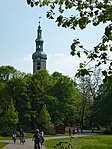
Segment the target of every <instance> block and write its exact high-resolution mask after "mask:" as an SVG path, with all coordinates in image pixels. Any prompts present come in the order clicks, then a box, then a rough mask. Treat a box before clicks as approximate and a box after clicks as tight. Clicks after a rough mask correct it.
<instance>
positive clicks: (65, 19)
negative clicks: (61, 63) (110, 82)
mask: <svg viewBox="0 0 112 149" xmlns="http://www.w3.org/2000/svg"><path fill="white" fill-rule="evenodd" d="M27 3H28V5H30V6H31V7H34V6H39V7H45V6H48V7H49V9H50V10H49V11H48V12H46V14H47V18H49V19H55V21H56V22H57V25H58V26H62V27H65V28H71V29H73V30H75V29H76V27H79V28H80V29H81V30H82V29H85V28H86V27H87V25H89V24H90V23H91V24H92V25H93V26H98V25H99V24H101V23H106V27H105V32H104V35H103V37H102V38H101V42H100V43H99V44H98V45H97V46H95V47H93V50H90V49H89V50H88V49H86V48H85V47H83V45H81V44H80V41H79V39H74V40H73V43H72V45H71V55H73V56H74V55H77V56H78V57H79V58H80V57H81V53H84V54H85V56H86V57H87V59H88V60H86V62H85V63H80V69H79V70H78V72H77V75H76V76H78V77H79V76H84V75H88V74H89V71H88V70H87V69H86V66H87V65H88V63H89V62H90V61H96V64H95V65H96V66H97V67H99V66H100V65H102V64H103V65H104V64H107V63H109V67H108V69H106V70H102V73H103V75H104V76H105V79H106V78H107V77H108V76H109V75H111V74H112V71H111V70H112V58H111V57H110V53H108V52H111V51H112V46H111V41H112V23H111V22H112V1H111V0H102V1H101V0H74V1H72V0H54V1H50V0H49V1H48V0H41V1H40V0H27ZM57 8H58V11H59V13H58V12H57ZM68 11H69V12H70V15H68V16H66V15H65V14H66V12H68ZM56 13H57V14H56ZM64 15H65V16H64ZM77 47H78V49H77ZM107 51H108V52H107ZM105 81H106V80H105Z"/></svg>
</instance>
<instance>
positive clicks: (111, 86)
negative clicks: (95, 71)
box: [95, 76, 112, 130]
mask: <svg viewBox="0 0 112 149" xmlns="http://www.w3.org/2000/svg"><path fill="white" fill-rule="evenodd" d="M111 105H112V76H111V77H110V78H109V79H108V81H107V82H106V83H103V84H102V85H100V88H99V94H98V96H97V100H96V103H95V106H96V110H95V118H96V124H97V125H98V126H102V127H105V128H107V129H111V130H112V108H111Z"/></svg>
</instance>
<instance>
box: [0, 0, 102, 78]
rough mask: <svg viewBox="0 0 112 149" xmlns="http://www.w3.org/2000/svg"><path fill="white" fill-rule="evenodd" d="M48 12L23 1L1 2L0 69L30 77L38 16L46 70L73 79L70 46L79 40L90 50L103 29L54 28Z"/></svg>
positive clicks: (73, 59) (74, 60)
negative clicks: (6, 68) (18, 72)
mask: <svg viewBox="0 0 112 149" xmlns="http://www.w3.org/2000/svg"><path fill="white" fill-rule="evenodd" d="M46 10H48V9H47V8H38V7H34V8H31V7H30V6H29V5H27V2H26V0H10V1H5V0H0V66H5V65H11V66H13V67H14V68H16V69H17V70H20V71H21V72H26V73H33V60H32V54H33V53H34V52H35V51H36V44H35V39H36V37H37V29H38V24H39V23H38V22H39V17H40V16H41V17H42V18H41V28H42V38H43V40H44V45H43V46H44V49H43V50H44V52H45V53H46V54H47V62H46V69H47V70H48V72H49V73H50V74H52V73H53V72H55V71H58V72H60V73H62V74H64V75H67V76H70V77H73V76H74V75H75V73H76V70H77V69H78V66H79V62H81V61H83V60H84V58H83V59H78V58H77V57H73V56H71V55H70V45H71V43H72V41H73V39H75V38H80V41H81V43H82V44H83V45H84V46H85V47H86V49H92V48H93V46H95V45H97V44H98V42H99V41H100V38H101V36H102V35H103V32H104V27H103V25H100V26H99V27H92V26H91V25H89V26H88V27H87V28H86V29H84V30H83V31H82V30H80V29H76V30H71V29H65V28H62V27H57V24H56V22H55V21H54V20H49V19H47V18H46Z"/></svg>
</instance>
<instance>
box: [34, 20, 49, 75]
mask: <svg viewBox="0 0 112 149" xmlns="http://www.w3.org/2000/svg"><path fill="white" fill-rule="evenodd" d="M35 42H36V52H34V53H33V54H32V59H33V73H34V72H36V71H37V70H39V69H46V60H47V55H46V54H45V52H43V43H44V41H43V40H42V30H41V26H40V21H39V26H38V30H37V39H36V40H35Z"/></svg>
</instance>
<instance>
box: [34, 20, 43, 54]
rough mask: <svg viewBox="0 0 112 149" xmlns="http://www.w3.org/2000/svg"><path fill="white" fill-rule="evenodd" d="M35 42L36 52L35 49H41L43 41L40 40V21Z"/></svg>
mask: <svg viewBox="0 0 112 149" xmlns="http://www.w3.org/2000/svg"><path fill="white" fill-rule="evenodd" d="M35 42H36V52H37V51H43V43H44V41H43V40H42V30H41V26H40V21H39V26H38V30H37V39H36V40H35Z"/></svg>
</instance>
